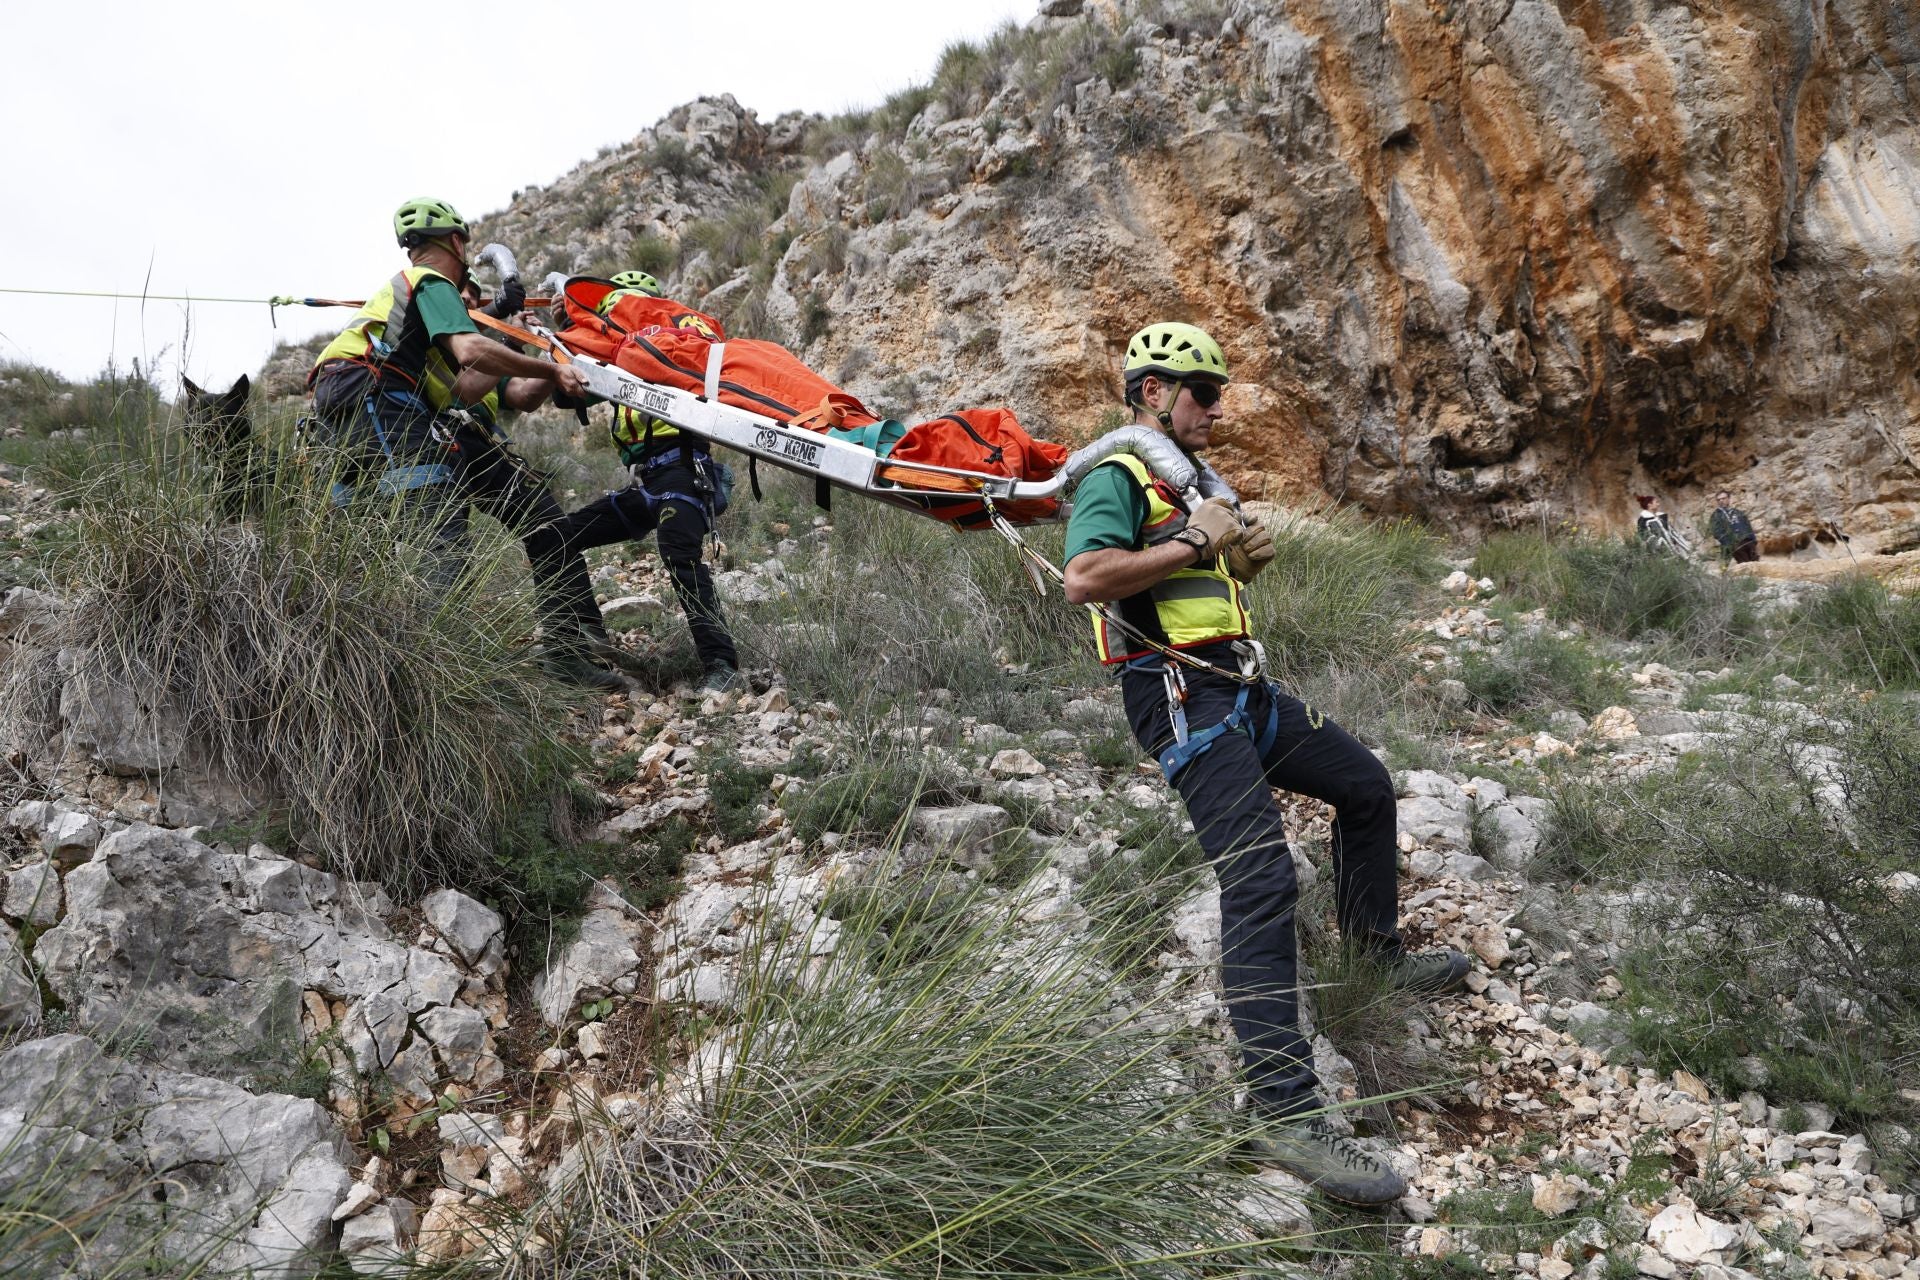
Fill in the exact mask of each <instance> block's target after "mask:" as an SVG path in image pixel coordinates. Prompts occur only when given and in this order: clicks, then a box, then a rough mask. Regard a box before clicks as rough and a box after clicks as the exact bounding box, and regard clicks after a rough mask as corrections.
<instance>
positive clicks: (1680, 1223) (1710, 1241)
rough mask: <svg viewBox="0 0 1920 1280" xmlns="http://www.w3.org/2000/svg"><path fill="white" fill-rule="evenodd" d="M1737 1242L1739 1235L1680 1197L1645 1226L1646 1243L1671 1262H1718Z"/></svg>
mask: <svg viewBox="0 0 1920 1280" xmlns="http://www.w3.org/2000/svg"><path fill="white" fill-rule="evenodd" d="M1739 1241H1740V1233H1739V1232H1738V1231H1737V1230H1735V1229H1734V1228H1732V1227H1730V1226H1728V1225H1727V1224H1726V1223H1724V1222H1717V1221H1715V1220H1714V1219H1712V1218H1709V1217H1707V1216H1706V1215H1705V1214H1703V1213H1701V1212H1699V1211H1698V1210H1697V1209H1696V1208H1695V1207H1694V1204H1693V1201H1691V1200H1688V1199H1687V1198H1686V1197H1684V1196H1682V1197H1680V1199H1679V1200H1677V1201H1676V1202H1675V1203H1673V1204H1670V1205H1668V1206H1667V1207H1666V1208H1664V1209H1662V1210H1661V1211H1660V1212H1659V1213H1657V1214H1655V1215H1654V1218H1653V1221H1652V1222H1650V1223H1648V1224H1647V1242H1648V1243H1649V1244H1651V1245H1653V1247H1654V1248H1656V1249H1658V1250H1659V1251H1660V1252H1661V1253H1663V1254H1665V1255H1666V1256H1667V1257H1669V1258H1671V1259H1673V1260H1674V1261H1675V1262H1684V1263H1688V1264H1695V1263H1701V1262H1719V1261H1721V1255H1722V1254H1723V1252H1724V1251H1725V1250H1727V1249H1730V1248H1732V1247H1733V1246H1734V1245H1736V1244H1738V1243H1739Z"/></svg>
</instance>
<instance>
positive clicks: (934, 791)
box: [781, 755, 962, 844]
mask: <svg viewBox="0 0 1920 1280" xmlns="http://www.w3.org/2000/svg"><path fill="white" fill-rule="evenodd" d="M960 798H962V797H961V796H960V794H959V793H958V791H956V790H954V789H952V786H951V784H950V783H949V782H948V780H946V779H945V778H943V777H942V776H941V775H939V774H937V773H935V772H934V771H933V770H932V769H931V768H930V767H929V765H928V763H927V761H926V760H925V759H924V758H921V759H914V758H909V757H907V756H906V755H883V756H881V757H879V758H877V759H869V760H864V761H860V762H857V763H853V764H850V765H848V766H847V767H846V768H843V769H839V770H835V771H832V772H829V773H826V774H824V775H823V776H821V777H819V778H816V779H814V780H813V781H811V782H809V783H806V784H805V785H796V786H794V787H792V788H790V789H789V790H788V792H787V793H786V794H785V795H784V796H782V797H781V807H782V808H784V809H785V810H786V812H787V817H788V820H789V821H790V823H791V824H792V827H793V833H794V834H795V835H797V836H799V837H800V838H801V839H802V840H804V841H806V842H807V843H808V844H812V843H813V842H814V841H816V840H818V839H819V838H820V837H821V836H823V835H825V834H826V833H827V832H829V831H838V832H840V833H842V834H860V835H866V836H872V837H876V838H881V839H887V838H890V837H892V836H894V835H895V834H897V830H898V828H899V826H900V824H901V823H902V822H903V821H904V820H905V819H906V817H907V816H908V815H909V814H911V813H912V812H913V809H914V806H916V805H918V804H921V803H923V802H924V803H927V804H938V803H940V802H942V801H948V802H951V801H953V800H957V799H960Z"/></svg>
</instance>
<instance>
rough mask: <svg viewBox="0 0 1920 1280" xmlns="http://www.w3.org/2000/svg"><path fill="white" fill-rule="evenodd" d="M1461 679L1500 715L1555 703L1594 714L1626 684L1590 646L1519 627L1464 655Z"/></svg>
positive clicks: (1482, 704)
mask: <svg viewBox="0 0 1920 1280" xmlns="http://www.w3.org/2000/svg"><path fill="white" fill-rule="evenodd" d="M1460 681H1461V683H1463V684H1465V685H1466V686H1467V692H1468V693H1469V694H1471V695H1472V696H1473V699H1474V701H1475V702H1476V703H1477V704H1479V706H1480V707H1481V708H1482V709H1484V710H1486V711H1490V712H1492V713H1494V714H1495V715H1502V716H1505V715H1512V714H1513V713H1514V712H1516V711H1521V710H1525V709H1530V708H1557V707H1572V708H1574V709H1576V710H1579V711H1582V712H1585V713H1586V714H1587V715H1593V714H1594V713H1596V712H1598V711H1601V710H1603V709H1605V708H1606V707H1609V706H1612V705H1613V704H1614V703H1616V702H1618V701H1620V699H1621V698H1622V697H1623V696H1624V695H1625V693H1626V688H1627V684H1626V681H1624V680H1623V679H1621V678H1620V675H1619V673H1618V672H1617V671H1616V670H1614V668H1613V666H1612V664H1610V663H1608V662H1607V660H1606V659H1604V658H1602V657H1600V656H1599V655H1598V654H1596V653H1594V651H1593V648H1592V646H1590V645H1588V644H1587V643H1586V642H1584V641H1582V640H1580V639H1578V638H1572V639H1565V640H1563V639H1561V638H1560V637H1559V636H1557V635H1555V634H1554V633H1553V632H1551V631H1547V630H1531V631H1521V632H1520V633H1519V634H1516V635H1510V636H1508V637H1506V638H1505V639H1504V640H1502V641H1501V642H1500V644H1499V646H1498V647H1497V648H1493V649H1484V650H1477V651H1474V652H1470V653H1467V654H1465V655H1464V656H1463V657H1462V658H1461V660H1460Z"/></svg>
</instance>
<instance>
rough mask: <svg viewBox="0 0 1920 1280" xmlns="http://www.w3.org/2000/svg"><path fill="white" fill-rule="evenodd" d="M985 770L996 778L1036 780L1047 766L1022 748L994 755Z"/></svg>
mask: <svg viewBox="0 0 1920 1280" xmlns="http://www.w3.org/2000/svg"><path fill="white" fill-rule="evenodd" d="M987 770H988V772H990V773H992V774H993V776H994V777H996V778H1037V777H1039V776H1040V775H1041V774H1043V773H1045V772H1046V771H1047V766H1045V765H1043V764H1041V763H1040V762H1039V761H1038V760H1036V759H1034V757H1033V753H1032V752H1030V751H1027V750H1025V749H1024V748H1021V747H1009V748H1008V749H1006V750H1005V751H1001V752H997V753H996V754H995V755H994V757H993V760H992V761H991V762H990V763H989V764H988V765H987Z"/></svg>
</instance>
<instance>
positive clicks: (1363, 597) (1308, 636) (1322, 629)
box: [1248, 509, 1441, 683]
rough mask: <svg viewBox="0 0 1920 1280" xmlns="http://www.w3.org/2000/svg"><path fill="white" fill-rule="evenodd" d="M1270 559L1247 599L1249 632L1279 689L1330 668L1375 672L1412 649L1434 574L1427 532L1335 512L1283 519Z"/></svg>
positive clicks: (1276, 525) (1435, 556)
mask: <svg viewBox="0 0 1920 1280" xmlns="http://www.w3.org/2000/svg"><path fill="white" fill-rule="evenodd" d="M1271 532H1272V534H1273V541H1274V548H1275V556H1274V561H1273V563H1272V564H1271V565H1270V566H1268V568H1267V570H1266V572H1265V573H1263V574H1261V576H1260V577H1258V578H1256V579H1255V580H1254V582H1253V585H1252V588H1251V589H1250V590H1249V592H1248V607H1249V610H1250V612H1251V613H1252V615H1253V634H1254V635H1255V636H1256V637H1258V638H1259V639H1260V640H1261V641H1262V643H1264V644H1265V645H1266V649H1267V659H1268V662H1269V663H1270V664H1271V666H1272V668H1273V670H1274V672H1275V674H1276V675H1277V676H1279V677H1280V678H1281V680H1282V681H1283V682H1286V683H1297V682H1299V681H1301V680H1304V679H1312V678H1314V677H1317V676H1319V675H1320V674H1321V673H1323V672H1325V671H1327V670H1329V669H1342V670H1354V669H1366V668H1372V669H1378V668H1382V667H1387V666H1392V665H1394V664H1395V663H1397V662H1399V661H1400V660H1402V659H1403V658H1404V657H1405V656H1406V654H1407V651H1408V650H1409V649H1410V648H1411V636H1410V635H1409V634H1408V630H1407V623H1408V622H1409V620H1410V619H1411V618H1412V616H1413V613H1414V610H1415V608H1416V607H1417V606H1418V605H1419V604H1420V603H1421V602H1422V600H1423V599H1424V598H1425V597H1426V596H1427V595H1429V594H1430V593H1431V592H1432V590H1433V584H1434V583H1435V582H1436V581H1437V580H1438V578H1439V571H1440V568H1441V564H1440V559H1439V552H1438V547H1437V544H1436V543H1435V540H1434V538H1433V535H1432V534H1430V533H1428V532H1427V531H1426V530H1425V529H1423V528H1421V527H1420V526H1419V525H1416V524H1413V523H1412V522H1410V521H1399V522H1395V523H1390V524H1382V523H1377V522H1374V521H1371V520H1368V519H1367V518H1365V517H1364V516H1361V515H1359V514H1357V513H1355V512H1353V511H1350V510H1347V509H1339V510H1335V511H1333V512H1330V513H1328V514H1326V515H1325V516H1324V517H1321V516H1309V515H1297V514H1292V513H1287V514H1283V515H1281V516H1280V517H1278V518H1276V519H1275V520H1274V521H1273V522H1272V525H1271Z"/></svg>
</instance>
